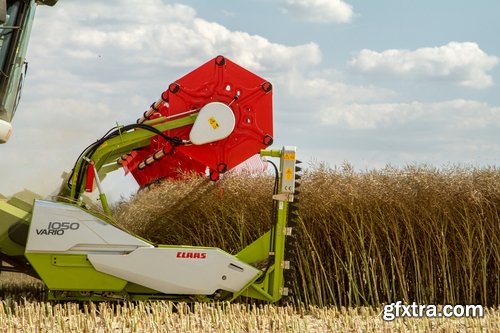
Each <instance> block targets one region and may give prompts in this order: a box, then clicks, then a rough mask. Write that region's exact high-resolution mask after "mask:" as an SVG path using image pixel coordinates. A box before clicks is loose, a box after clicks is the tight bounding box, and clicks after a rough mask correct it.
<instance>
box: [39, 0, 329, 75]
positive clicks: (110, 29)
mask: <svg viewBox="0 0 500 333" xmlns="http://www.w3.org/2000/svg"><path fill="white" fill-rule="evenodd" d="M117 6H118V4H117V3H116V1H111V2H108V1H106V2H102V1H101V2H97V1H88V2H86V4H85V8H86V9H87V10H86V12H85V13H82V12H81V5H80V4H78V3H75V2H68V3H64V4H61V6H59V7H60V8H58V7H55V8H51V9H50V10H53V11H55V13H54V14H52V15H51V16H50V17H51V18H50V21H48V20H47V19H44V18H41V19H40V20H45V22H43V23H40V25H43V26H44V32H43V34H42V38H44V39H45V40H46V42H47V44H48V45H49V46H50V50H54V51H53V52H64V53H65V54H67V55H68V57H72V58H84V59H91V58H92V57H93V58H94V59H97V58H98V57H99V56H101V57H105V56H107V57H110V56H113V57H115V61H118V62H121V63H129V64H134V66H140V65H145V64H147V65H157V66H161V67H163V68H168V67H183V68H192V67H195V66H198V65H200V64H201V63H203V62H204V61H206V60H208V59H211V58H213V57H214V56H216V55H218V54H224V55H225V56H227V57H229V58H231V59H232V60H234V61H236V62H238V63H239V64H241V65H242V66H244V67H247V68H249V69H251V70H254V71H261V72H267V71H269V72H273V71H277V70H282V69H284V68H291V67H297V66H298V67H303V66H308V65H315V64H318V63H319V62H320V61H321V51H320V49H319V46H318V45H317V44H315V43H313V42H311V43H306V44H301V45H295V46H288V45H283V44H279V43H273V42H271V41H269V40H268V39H267V38H265V37H262V36H259V35H252V34H249V33H247V32H242V31H233V30H230V29H228V28H226V27H225V26H223V25H221V24H218V23H216V22H211V21H207V20H205V19H203V18H200V17H198V16H197V13H196V11H195V10H194V9H193V8H191V7H189V6H186V5H182V4H165V3H163V2H162V1H160V0H149V1H125V2H124V4H120V5H119V6H118V7H119V8H120V9H119V10H118V11H117V10H116V8H117ZM54 36H58V37H57V38H54ZM37 52H40V53H41V52H43V53H46V52H47V50H38V51H37ZM125 54H126V56H124V55H125Z"/></svg>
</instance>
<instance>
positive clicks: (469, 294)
mask: <svg viewBox="0 0 500 333" xmlns="http://www.w3.org/2000/svg"><path fill="white" fill-rule="evenodd" d="M301 182H302V185H301V187H300V191H301V194H300V203H299V214H300V223H299V227H298V230H297V236H298V242H299V246H298V253H297V255H296V258H297V261H296V263H295V267H296V269H295V274H294V275H295V278H294V281H295V286H294V300H295V304H305V305H306V306H309V305H317V306H324V305H334V306H348V307H350V306H366V305H374V306H379V305H381V304H383V303H391V302H394V301H397V300H402V301H405V302H407V303H411V302H412V301H416V302H418V303H421V304H424V303H426V304H446V303H448V304H482V305H484V306H498V305H499V304H500V282H499V276H500V223H499V221H500V219H499V217H500V214H499V213H500V170H497V169H495V168H472V167H470V168H468V167H449V168H442V169H435V168H432V167H426V166H408V167H406V168H402V169H398V168H392V167H386V168H384V169H381V170H373V171H366V172H355V171H353V168H352V167H351V166H350V165H347V164H346V165H344V166H343V167H342V168H335V169H333V168H329V167H325V166H322V165H320V166H316V167H314V166H313V167H311V168H310V169H309V170H307V171H306V172H305V174H304V176H303V177H302V181H301ZM272 187H273V177H270V176H255V175H244V174H238V175H228V176H227V177H225V178H224V179H223V180H221V181H220V182H219V183H216V184H214V183H210V182H209V181H207V180H205V179H204V178H199V177H194V176H190V177H186V179H183V180H182V181H164V182H162V183H161V184H159V185H156V186H153V187H151V188H149V189H145V190H143V191H142V192H140V193H138V194H137V195H136V196H135V197H133V198H132V199H131V200H129V201H128V202H123V203H121V204H120V205H119V206H118V207H117V208H116V211H115V217H116V220H117V221H119V223H120V224H121V225H122V226H124V227H125V228H127V229H128V230H130V231H132V232H135V233H136V234H138V235H141V236H143V237H145V238H147V239H149V240H151V241H153V242H157V243H162V244H183V245H204V246H216V247H220V248H222V249H224V250H226V251H228V252H232V253H235V252H237V251H238V250H239V249H241V248H243V247H244V246H245V245H247V244H249V243H250V242H251V241H252V240H254V239H256V238H257V237H258V236H259V235H261V234H262V233H263V232H265V231H266V230H268V229H269V227H270V225H271V216H272V214H271V209H270V207H271V201H270V197H271V191H272Z"/></svg>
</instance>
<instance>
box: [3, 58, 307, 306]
mask: <svg viewBox="0 0 500 333" xmlns="http://www.w3.org/2000/svg"><path fill="white" fill-rule="evenodd" d="M272 92H273V87H272V85H271V83H270V82H268V81H266V80H264V79H263V78H261V77H259V76H257V75H255V74H253V73H251V72H249V71H248V70H246V69H244V68H242V67H240V66H239V65H237V64H235V63H234V62H232V61H231V60H229V59H227V58H225V57H223V56H217V57H215V58H214V59H212V60H210V61H208V62H206V63H205V64H203V65H202V66H200V67H199V68H197V69H195V70H194V71H192V72H190V73H188V74H187V75H185V76H183V77H182V78H180V79H178V80H176V81H174V82H173V83H171V84H170V85H169V86H168V87H167V89H166V90H165V91H164V92H163V93H161V95H160V98H159V99H158V100H157V101H155V102H154V103H152V104H151V106H150V107H149V108H148V110H146V111H145V112H144V113H143V114H142V115H141V116H140V117H139V119H138V120H137V121H136V123H133V124H130V125H125V126H117V127H115V128H113V129H111V130H110V131H108V132H107V133H106V134H105V135H104V136H102V138H100V139H99V140H97V141H96V142H94V143H92V144H91V145H89V146H88V147H87V148H86V149H85V150H84V151H83V152H82V153H81V154H80V156H79V157H78V159H77V161H76V163H75V165H74V167H73V170H72V172H71V174H70V175H69V177H68V179H67V184H66V185H65V186H64V187H63V189H62V190H61V193H60V195H59V196H57V198H56V199H55V200H42V199H39V198H36V197H34V195H32V194H30V193H29V192H28V193H24V195H23V196H14V197H12V198H11V199H9V200H0V251H1V254H0V255H1V259H2V260H4V261H5V262H7V263H8V264H7V265H3V266H2V267H1V268H2V269H3V270H11V271H18V272H24V273H27V274H31V275H33V276H35V277H38V278H40V279H41V280H42V281H43V282H44V283H45V284H46V285H47V287H48V289H49V293H48V294H49V298H50V299H55V300H117V299H127V300H142V299H156V298H167V299H174V300H199V301H211V300H228V301H231V300H233V299H235V298H237V297H239V296H246V297H250V298H255V299H259V300H264V301H269V302H275V301H278V300H280V299H281V298H282V296H284V295H288V294H289V291H290V284H291V283H292V281H291V280H290V279H289V278H287V277H289V276H290V273H289V272H291V270H290V268H291V261H292V260H293V257H294V255H295V254H294V251H295V236H294V227H295V225H296V222H297V221H296V218H297V213H296V212H295V209H296V207H295V199H296V194H297V192H296V189H295V187H296V185H297V184H296V180H297V179H298V175H297V172H298V171H299V170H300V168H299V167H298V166H297V163H298V161H297V160H296V151H295V147H289V146H285V147H283V148H282V149H274V150H273V149H268V147H269V146H270V145H271V144H272V143H273V114H272ZM256 154H258V155H260V156H261V158H266V157H267V158H277V159H279V160H280V163H279V167H276V173H277V177H276V179H277V183H276V185H275V189H274V193H272V194H271V193H270V199H272V202H273V203H274V204H273V205H270V209H271V207H272V209H273V210H274V212H273V214H272V216H273V221H271V222H270V230H269V231H268V232H266V233H265V234H263V235H261V237H259V238H258V239H256V240H255V241H254V242H252V243H251V244H250V245H248V246H247V247H245V248H243V249H241V251H239V252H238V253H235V254H229V253H227V252H225V251H223V250H221V249H219V248H212V247H198V246H188V245H157V244H152V243H151V242H149V241H148V240H146V239H142V238H140V237H138V236H136V235H133V234H131V233H129V232H127V231H126V230H124V229H122V228H121V227H120V226H119V223H115V221H113V218H112V216H111V211H110V208H109V206H108V203H107V199H106V195H105V193H104V191H103V189H102V185H101V182H100V180H101V179H102V178H103V177H104V176H105V175H106V174H107V173H109V172H112V171H114V170H117V169H124V170H125V172H127V173H131V174H132V175H133V177H134V178H135V180H136V181H137V183H138V184H139V185H140V187H147V186H149V185H150V184H152V183H155V182H158V181H161V180H162V179H172V178H178V177H179V175H180V174H182V173H184V172H195V173H198V174H200V175H207V176H208V177H210V179H211V180H212V181H217V180H218V179H219V178H220V177H221V176H222V175H223V174H224V173H225V172H227V171H229V170H231V169H233V168H235V167H236V166H238V165H240V164H241V163H242V162H245V161H246V160H247V159H249V158H250V157H252V156H255V155H256ZM95 188H97V190H98V191H99V197H100V203H101V204H102V212H101V213H97V212H95V211H92V210H89V209H87V208H86V205H85V204H84V202H83V200H82V194H83V193H84V192H86V191H87V192H89V191H93V190H95ZM270 201H271V200H270ZM200 223H202V221H200ZM262 263H265V265H262ZM262 266H265V267H263V268H262ZM259 267H261V268H259Z"/></svg>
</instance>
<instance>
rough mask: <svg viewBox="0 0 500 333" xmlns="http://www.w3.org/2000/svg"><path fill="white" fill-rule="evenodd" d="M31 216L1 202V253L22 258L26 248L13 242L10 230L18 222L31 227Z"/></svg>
mask: <svg viewBox="0 0 500 333" xmlns="http://www.w3.org/2000/svg"><path fill="white" fill-rule="evenodd" d="M30 219H31V214H30V213H28V212H26V211H24V210H22V209H19V208H17V207H15V206H12V205H11V204H9V203H7V202H5V201H3V200H0V252H2V253H4V254H6V255H8V256H22V255H23V254H24V246H22V245H20V244H17V243H15V242H13V241H12V240H11V239H10V237H9V228H10V227H11V226H12V225H14V224H16V223H17V222H21V223H24V224H26V225H29V222H30Z"/></svg>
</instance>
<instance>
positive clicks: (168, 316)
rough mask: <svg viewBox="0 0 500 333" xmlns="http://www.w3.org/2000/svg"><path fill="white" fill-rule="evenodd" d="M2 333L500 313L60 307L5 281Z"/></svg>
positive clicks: (416, 326) (371, 321)
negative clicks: (401, 314)
mask: <svg viewBox="0 0 500 333" xmlns="http://www.w3.org/2000/svg"><path fill="white" fill-rule="evenodd" d="M0 288H1V291H2V300H0V331H1V332H6V333H11V332H12V333H14V332H16V333H17V332H192V333H197V332H231V333H232V332H321V333H322V332H389V331H397V332H431V331H432V332H457V331H464V332H498V330H499V329H500V308H496V309H494V308H489V309H486V310H485V316H484V318H474V319H465V318H462V319H456V318H454V319H444V318H440V319H429V318H420V319H419V318H405V319H402V318H400V319H395V320H394V321H392V322H385V321H384V320H383V318H382V316H381V313H382V309H381V308H373V307H357V308H346V307H340V308H337V307H330V306H328V307H317V306H308V307H306V306H290V305H289V306H282V307H280V306H276V305H255V304H254V305H251V304H242V303H235V304H227V303H218V304H217V303H215V304H205V303H196V304H193V305H191V306H188V305H186V304H185V303H178V304H174V303H172V302H167V301H151V302H134V303H131V302H130V303H129V302H123V303H117V302H112V303H104V302H103V303H72V302H64V303H56V302H44V301H40V300H39V299H40V298H43V297H44V288H43V285H42V284H41V282H39V281H37V280H35V279H32V278H29V277H23V276H22V275H20V274H14V273H2V276H1V277H0Z"/></svg>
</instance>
